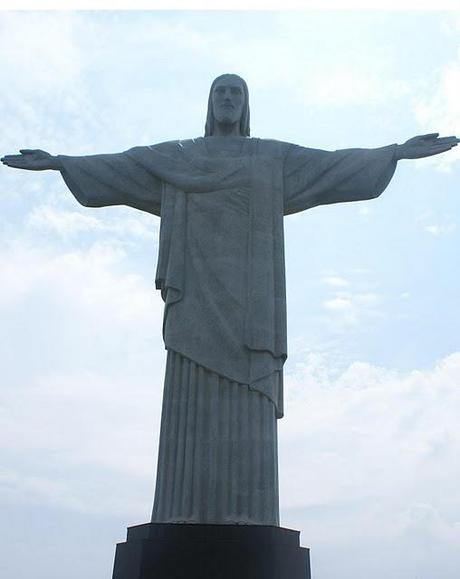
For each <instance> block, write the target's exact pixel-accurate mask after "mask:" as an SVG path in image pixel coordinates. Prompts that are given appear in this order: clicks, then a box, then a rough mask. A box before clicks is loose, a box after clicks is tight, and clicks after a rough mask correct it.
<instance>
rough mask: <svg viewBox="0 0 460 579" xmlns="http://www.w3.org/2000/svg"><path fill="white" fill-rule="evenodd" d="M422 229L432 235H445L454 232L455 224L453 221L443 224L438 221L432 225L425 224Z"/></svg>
mask: <svg viewBox="0 0 460 579" xmlns="http://www.w3.org/2000/svg"><path fill="white" fill-rule="evenodd" d="M424 229H425V231H427V232H428V233H431V234H432V235H435V236H438V235H446V234H449V233H452V232H454V231H455V230H456V229H457V225H456V224H455V223H447V224H444V225H441V224H439V223H434V224H432V225H425V227H424Z"/></svg>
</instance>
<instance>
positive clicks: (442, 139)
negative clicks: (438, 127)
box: [435, 137, 460, 145]
mask: <svg viewBox="0 0 460 579" xmlns="http://www.w3.org/2000/svg"><path fill="white" fill-rule="evenodd" d="M435 143H436V144H437V145H438V144H439V145H448V144H457V143H460V139H457V137H439V138H438V139H436V141H435Z"/></svg>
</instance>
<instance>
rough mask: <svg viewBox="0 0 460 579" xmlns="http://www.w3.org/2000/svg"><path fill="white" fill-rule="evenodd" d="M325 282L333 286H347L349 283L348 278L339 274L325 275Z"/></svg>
mask: <svg viewBox="0 0 460 579" xmlns="http://www.w3.org/2000/svg"><path fill="white" fill-rule="evenodd" d="M323 282H324V283H325V284H326V285H328V286H331V287H347V286H348V285H349V282H348V280H346V279H345V278H343V277H340V276H338V275H329V276H325V277H324V278H323Z"/></svg>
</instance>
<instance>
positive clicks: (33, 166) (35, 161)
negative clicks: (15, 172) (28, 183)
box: [0, 149, 59, 171]
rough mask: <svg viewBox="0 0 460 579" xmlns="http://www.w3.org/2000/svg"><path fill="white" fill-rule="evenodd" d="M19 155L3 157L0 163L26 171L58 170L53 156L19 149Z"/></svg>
mask: <svg viewBox="0 0 460 579" xmlns="http://www.w3.org/2000/svg"><path fill="white" fill-rule="evenodd" d="M19 152H20V153H21V154H20V155H5V156H4V157H2V158H1V159H0V161H1V162H2V163H3V164H4V165H7V166H8V167H14V168H15V169H28V170H29V171H46V170H47V169H58V168H59V167H58V160H57V158H56V157H54V156H53V155H50V154H49V153H47V152H46V151H42V150H41V149H20V151H19Z"/></svg>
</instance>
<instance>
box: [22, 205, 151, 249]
mask: <svg viewBox="0 0 460 579" xmlns="http://www.w3.org/2000/svg"><path fill="white" fill-rule="evenodd" d="M26 226H27V227H31V228H33V229H35V230H37V231H38V232H44V231H48V232H52V233H55V234H57V235H58V236H59V237H61V238H64V239H69V238H73V237H78V236H79V235H81V234H83V233H85V234H88V233H96V234H104V233H108V234H110V235H112V236H113V235H116V236H117V237H120V238H124V239H125V240H129V239H130V238H140V239H145V240H152V241H156V240H157V238H158V230H159V223H158V221H157V220H154V219H153V218H152V217H151V216H149V215H147V214H145V213H142V212H141V211H137V212H133V211H132V210H130V209H128V210H127V211H124V212H123V214H121V213H120V212H117V213H114V214H113V215H110V216H109V214H105V215H104V218H100V217H96V216H95V215H94V214H93V213H88V211H87V210H82V211H67V210H60V209H57V208H56V207H53V206H51V205H40V206H38V207H36V208H34V209H33V210H32V212H31V213H30V214H29V215H28V216H27V219H26Z"/></svg>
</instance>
